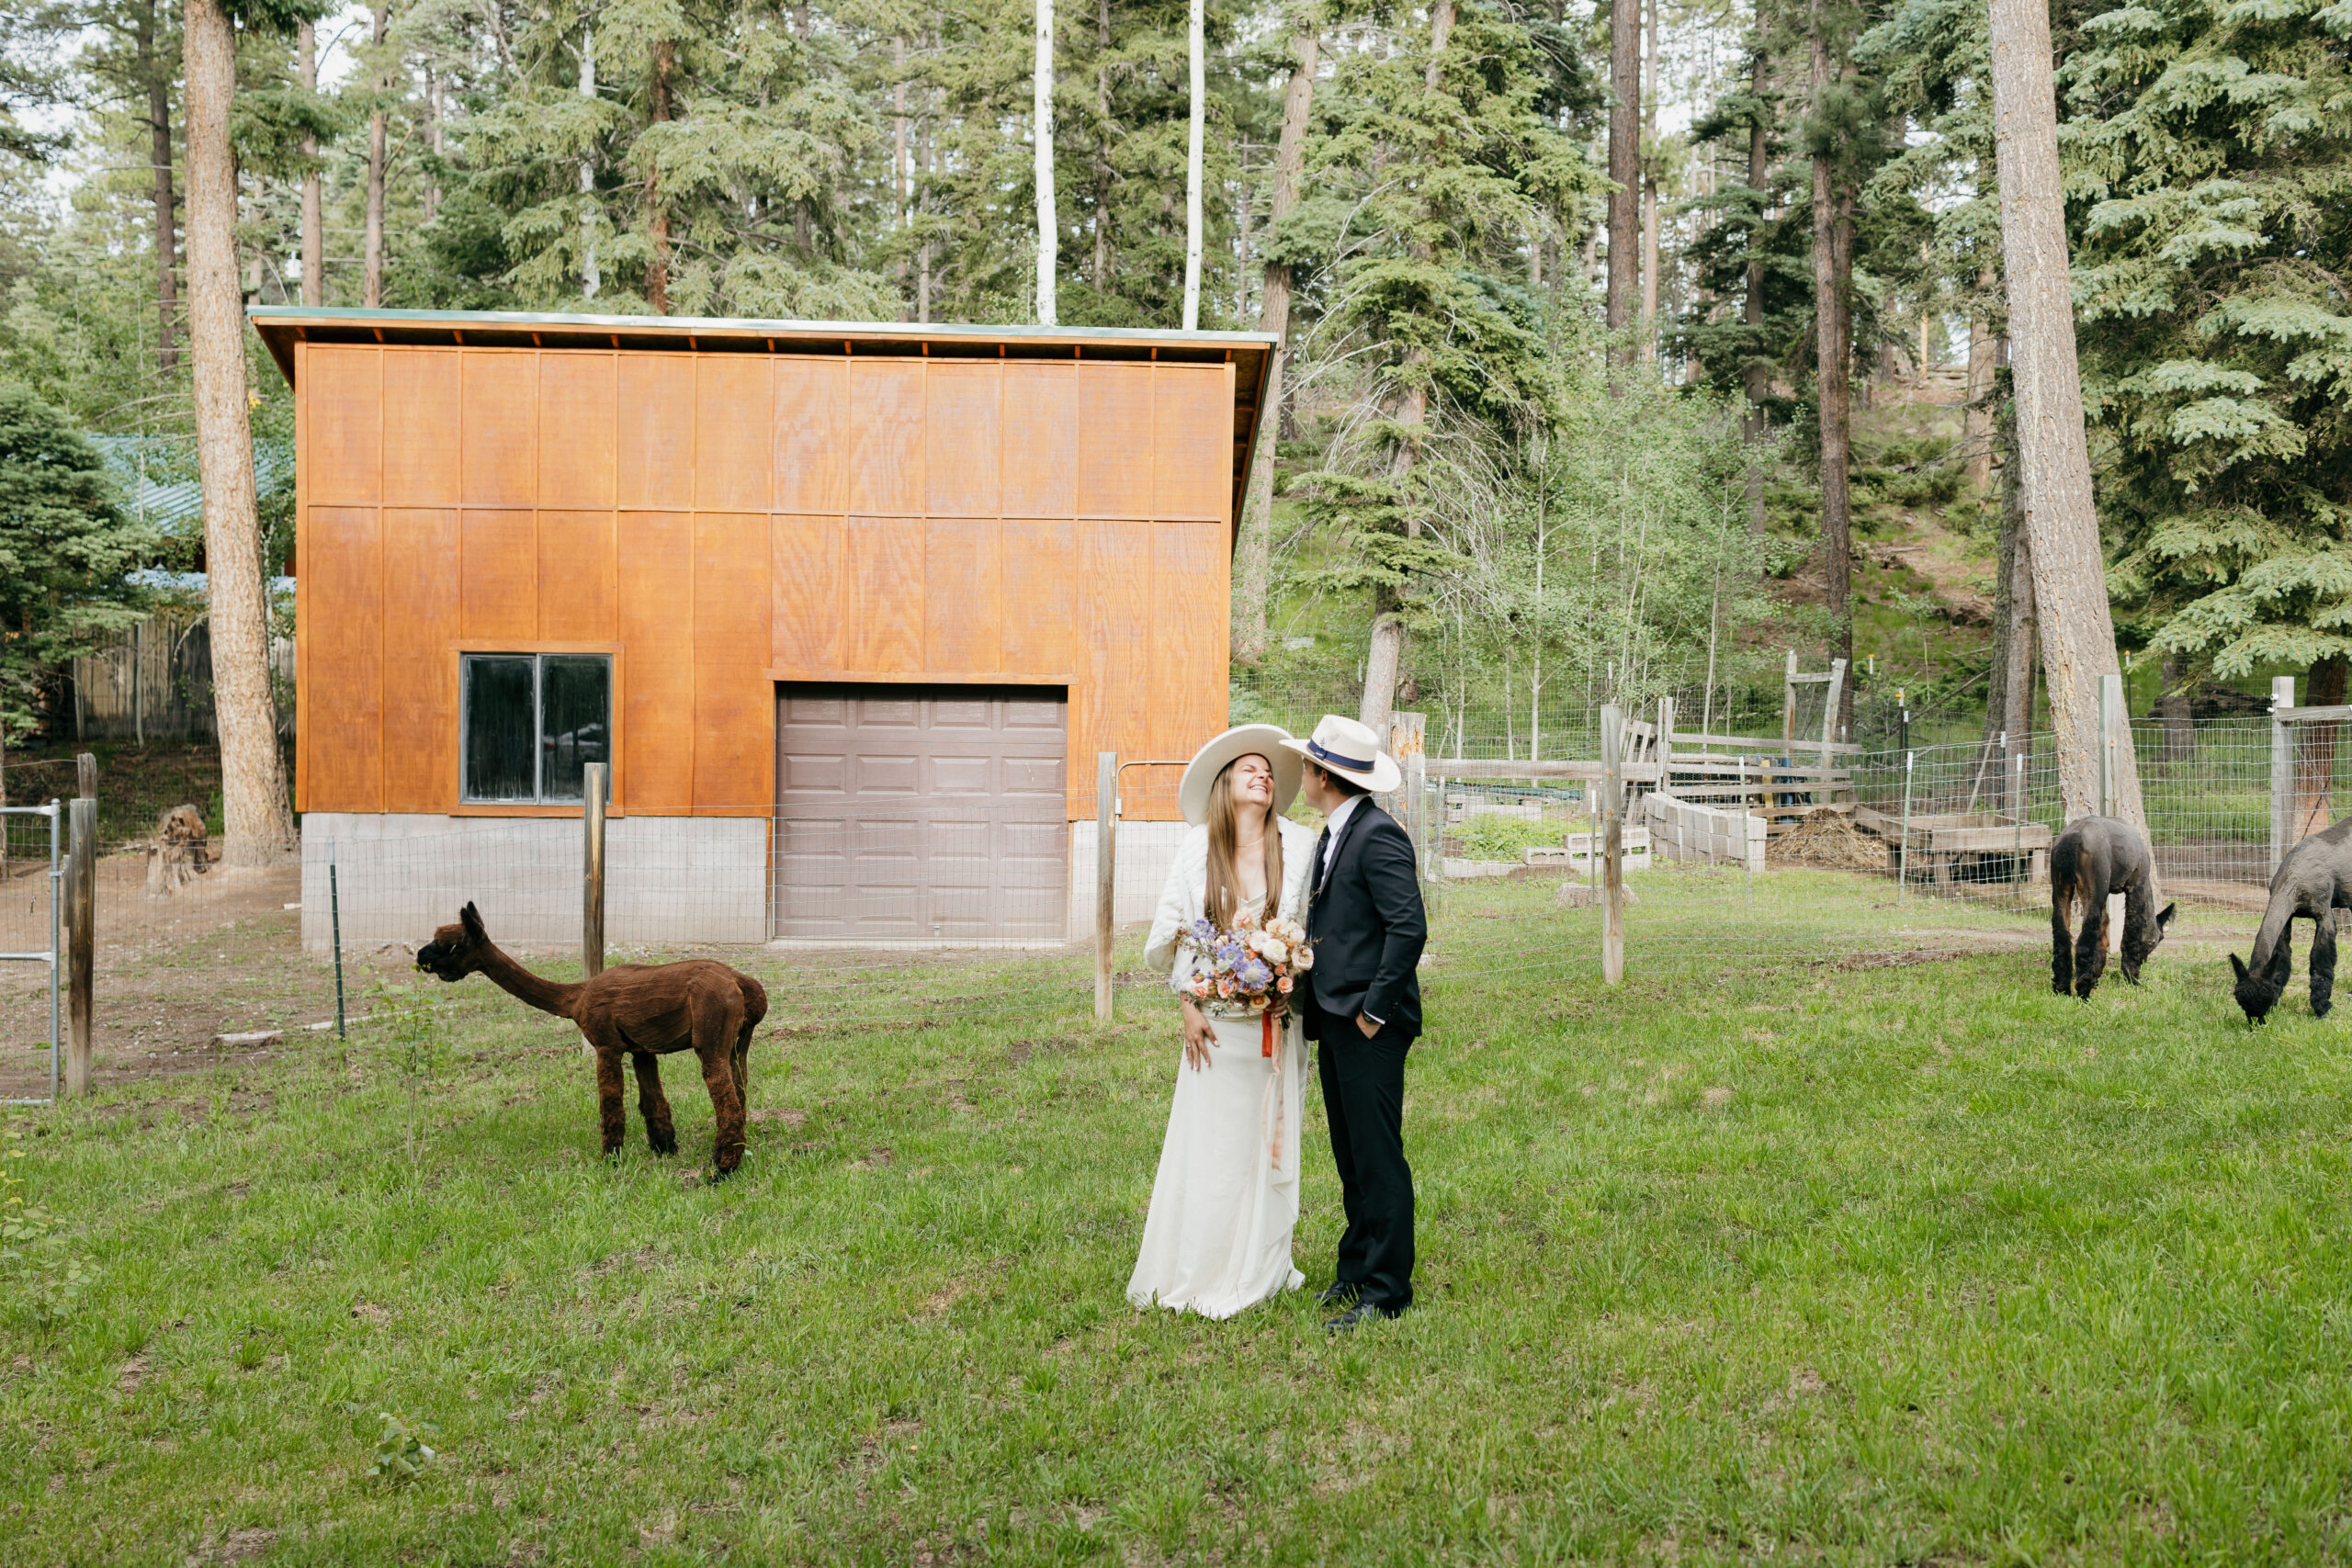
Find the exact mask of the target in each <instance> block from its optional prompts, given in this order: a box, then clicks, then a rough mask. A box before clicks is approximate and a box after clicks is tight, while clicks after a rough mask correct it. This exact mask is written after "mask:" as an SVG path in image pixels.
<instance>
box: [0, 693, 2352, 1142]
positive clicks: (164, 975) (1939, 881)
mask: <svg viewBox="0 0 2352 1568" xmlns="http://www.w3.org/2000/svg"><path fill="white" fill-rule="evenodd" d="M2339 728H2342V726H2341V724H2340V723H2338V722H2336V721H2322V722H2318V723H2300V722H2297V723H2288V724H2274V723H2273V722H2272V721H2270V720H2267V719H2263V718H2255V719H2232V720H2219V721H2211V722H2206V723H2200V724H2197V725H2194V726H2184V725H2181V724H2178V723H2169V724H2168V723H2165V722H2160V721H2155V720H2149V721H2143V722H2141V723H2137V724H2134V725H2133V726H2131V743H2132V746H2133V750H2134V754H2135V756H2136V759H2137V761H2138V765H2139V776H2140V781H2141V787H2142V792H2143V800H2144V802H2145V806H2146V810H2147V818H2148V827H2149V833H2150V838H2151V840H2152V843H2153V845H2154V852H2155V855H2156V862H2157V866H2158V870H2159V874H2160V875H2161V876H2162V878H2163V880H2164V882H2165V893H2166V896H2167V897H2172V898H2175V899H2177V900H2178V901H2179V902H2180V904H2181V906H2182V908H2183V917H2184V920H2185V921H2186V922H2187V924H2188V925H2191V926H2194V925H2197V924H2200V923H2201V924H2203V925H2205V926H2206V927H2208V928H2209V929H2211V930H2212V931H2217V932H2218V931H2236V930H2238V929H2241V928H2242V927H2244V926H2245V923H2246V922H2247V921H2249V920H2250V919H2252V917H2253V914H2254V912H2255V911H2256V910H2258V909H2259V908H2260V906H2261V904H2262V902H2263V900H2264V897H2265V895H2266V889H2267V883H2268V880H2269V876H2270V873H2271V869H2272V866H2273V864H2274V863H2275V857H2276V855H2277V853H2278V852H2279V850H2280V849H2281V848H2282V847H2284V846H2287V845H2291V843H2293V842H2294V841H2296V840H2298V839H2300V838H2301V837H2302V836H2303V835H2305V834H2307V833H2309V832H2311V831H2313V830H2315V829H2318V828H2320V827H2324V826H2325V825H2326V824H2327V823H2328V822H2330V821H2332V820H2334V818H2335V811H2336V809H2337V807H2338V805H2339V803H2341V804H2346V805H2352V744H2346V743H2345V742H2344V740H2343V739H2342V738H2341V737H2340V736H2339V735H2338V733H2337V731H2338V729H2339ZM1432 761H1434V762H1438V763H1441V764H1442V759H1433V760H1432ZM1830 761H1831V766H1830V767H1829V768H1828V769H1827V770H1826V771H1825V770H1824V769H1823V768H1822V767H1821V757H1820V754H1819V750H1818V746H1817V743H1816V744H1815V746H1813V747H1805V746H1799V747H1797V748H1794V749H1791V750H1773V751H1764V752H1750V753H1747V754H1739V753H1737V752H1736V750H1725V749H1720V748H1718V749H1713V750H1709V749H1703V748H1701V747H1699V746H1697V745H1695V744H1693V745H1684V744H1681V743H1680V741H1678V742H1677V743H1676V746H1675V749H1674V750H1673V753H1672V759H1671V761H1669V763H1668V767H1667V769H1666V776H1665V778H1664V779H1663V780H1662V781H1657V782H1653V781H1650V780H1646V779H1645V780H1640V781H1637V782H1636V783H1634V784H1633V785H1631V786H1630V788H1629V791H1628V799H1627V803H1626V815H1625V832H1624V846H1625V862H1624V864H1625V873H1624V886H1625V888H1626V895H1627V897H1626V907H1625V910H1624V927H1623V931H1624V942H1625V950H1626V953H1627V961H1628V965H1629V968H1631V969H1634V970H1639V969H1640V968H1641V967H1642V966H1644V965H1645V964H1723V963H1727V962H1768V963H1769V962H1802V963H1820V962H1826V963H1846V962H1852V961H1869V962H1877V961H1883V960H1889V959H1902V958H1905V957H1916V956H1919V955H1924V954H1935V953H1973V952H1983V951H1994V950H2000V949H2004V948H2018V949H2023V948H2029V947H2033V946H2038V945H2039V944H2040V943H2041V942H2046V940H2047V937H2046V934H2045V932H2046V924H2045V921H2046V917H2047V910H2048V908H2049V897H2050V890H2049V852H2050V846H2051V844H2052V842H2053V841H2054V840H2055V838H2056V836H2057V834H2058V833H2059V832H2061V831H2062V830H2063V829H2064V821H2065V811H2064V802H2063V797H2062V794H2061V791H2060V788H2059V781H2058V770H2057V758H2056V752H2055V749H2054V747H2053V745H2052V739H2051V738H2050V737H2049V736H2047V735H2035V736H2030V737H2025V738H2020V739H2018V740H2017V742H2016V743H2015V744H2014V745H2011V744H2009V743H2007V739H2006V738H1996V739H1995V740H1994V742H1992V743H1991V744H1964V745H1944V746H1935V747H1921V748H1915V749H1912V750H1908V751H1898V750H1866V751H1860V752H1850V751H1849V752H1841V753H1839V754H1838V755H1836V756H1833V757H1832V758H1831V759H1830ZM1181 767H1182V764H1181V762H1177V761H1170V760H1165V759H1128V760H1127V761H1126V765H1125V766H1123V767H1122V768H1121V769H1120V771H1119V773H1118V774H1117V787H1116V807H1117V819H1116V827H1115V829H1114V838H1113V840H1112V845H1113V853H1114V863H1113V867H1112V876H1111V903H1112V908H1113V916H1114V930H1115V932H1116V937H1115V947H1114V964H1113V973H1114V988H1115V989H1116V990H1117V991H1119V992H1121V993H1123V994H1125V995H1126V996H1128V997H1129V998H1136V999H1148V998H1153V997H1156V996H1159V995H1164V991H1165V987H1166V983H1167V982H1166V976H1161V975H1158V974H1155V973H1153V972H1151V971H1150V970H1149V969H1148V967H1147V966H1146V965H1145V964H1144V963H1143V958H1142V948H1143V942H1144V935H1145V928H1146V924H1147V922H1148V919H1149V918H1150V915H1151V912H1152V910H1153V908H1154V907H1155V906H1156V905H1157V903H1158V900H1159V894H1160V889H1161V885H1162V883H1163V881H1164V879H1165V878H1166V876H1167V874H1168V871H1169V867H1170V864H1171V863H1173V861H1174V858H1175V855H1176V852H1177V848H1178V846H1179V845H1180V843H1181V842H1182V838H1183V836H1184V833H1185V831H1186V829H1185V828H1184V825H1183V824H1182V821H1181V820H1178V819H1177V813H1176V810H1175V799H1174V790H1175V785H1176V781H1177V778H1178V776H1179V773H1180V772H1181ZM53 771H55V770H53V769H52V772H53ZM1490 771H1491V770H1490ZM11 775H12V777H11V781H10V782H11V789H12V793H13V794H14V795H16V796H17V797H18V798H19V800H20V801H21V798H22V797H23V796H24V795H27V794H28V793H31V792H32V789H33V788H34V787H37V784H40V783H48V782H49V781H48V780H47V778H46V777H45V776H44V777H42V778H41V779H40V780H38V781H37V780H36V779H35V777H34V776H33V775H32V774H31V773H19V772H18V771H17V770H16V769H13V768H12V769H11ZM57 782H59V783H63V784H66V788H67V789H68V790H70V788H71V784H70V782H68V781H67V780H63V779H61V780H59V781H57ZM104 788H105V783H104V781H103V780H102V781H101V790H102V792H103V789H104ZM42 793H44V794H46V793H48V792H47V791H43V792H42ZM58 793H65V792H64V791H59V792H58ZM1600 804H1601V803H1600V789H1599V786H1598V784H1596V783H1594V782H1592V781H1589V780H1583V779H1577V778H1559V777H1547V778H1538V779H1526V780H1518V781H1511V780H1503V781H1496V780H1492V779H1482V780H1480V781H1478V782H1475V783H1469V782H1464V781H1462V780H1459V779H1450V778H1447V777H1445V776H1443V775H1442V773H1441V774H1439V775H1437V776H1432V777H1429V778H1427V779H1426V781H1425V782H1424V784H1422V786H1421V793H1420V794H1419V795H1418V796H1411V797H1408V796H1399V797H1397V798H1396V799H1395V800H1394V801H1393V802H1392V805H1393V807H1394V808H1395V809H1396V810H1397V813H1398V815H1399V816H1400V817H1402V818H1406V819H1407V820H1408V822H1409V823H1410V824H1411V825H1412V827H1413V829H1414V830H1415V831H1416V832H1417V833H1418V834H1419V837H1420V840H1421V852H1422V863H1423V868H1424V873H1425V885H1426V887H1427V890H1428V897H1429V900H1430V919H1431V932H1432V937H1431V942H1430V952H1429V954H1428V957H1427V961H1426V969H1425V973H1424V980H1425V983H1426V984H1427V985H1428V986H1429V987H1430V988H1431V989H1432V990H1434V991H1442V988H1443V987H1447V986H1450V985H1455V984H1463V983H1469V982H1474V981H1476V980H1478V979H1479V978H1481V977H1486V976H1499V975H1506V974H1508V975H1512V976H1521V977H1532V978H1536V979H1541V978H1543V977H1544V976H1559V977H1562V978H1579V979H1581V978H1584V977H1589V976H1594V975H1596V974H1597V973H1598V972H1599V969H1600V945H1601V913H1600V899H1601V881H1602V876H1601V861H1600V853H1599V844H1600V828H1601V815H1600ZM1297 815H1299V816H1301V818H1303V819H1307V820H1309V821H1310V825H1312V823H1311V813H1306V812H1304V811H1300V812H1298V813H1297ZM0 822H5V823H6V840H5V847H6V854H5V859H0V950H19V951H21V950H29V949H32V948H37V947H40V946H43V945H45V943H46V923H47V920H48V908H49V906H48V881H49V878H48V870H49V860H48V855H49V849H48V837H47V835H48V831H49V829H48V825H47V822H46V820H45V819H43V818H22V817H12V818H0ZM203 828H204V824H203V822H202V821H201V819H200V818H198V819H197V820H196V821H195V822H194V823H193V825H192V826H191V825H189V824H187V823H182V824H181V825H180V830H178V831H177V833H176V836H175V829H174V827H173V824H172V823H171V822H170V820H168V818H167V819H166V820H164V821H163V822H159V823H158V824H157V825H156V828H155V830H154V831H153V832H151V833H148V834H145V835H143V836H125V835H119V834H118V835H117V836H116V837H115V838H114V840H112V841H110V842H107V843H104V844H102V845H101V852H100V854H99V855H98V856H97V858H96V868H95V871H96V874H95V877H94V881H95V885H96V921H95V925H96V952H95V954H94V968H95V974H96V1010H95V1021H94V1034H95V1040H96V1061H97V1064H98V1075H97V1076H98V1077H99V1080H100V1081H101V1082H104V1081H105V1080H106V1079H107V1078H108V1077H120V1076H126V1075H134V1076H135V1075H138V1074H141V1073H151V1072H168V1071H171V1070H174V1069H175V1068H180V1067H188V1066H204V1065H209V1064H211V1063H214V1062H218V1061H220V1060H222V1059H224V1057H226V1056H230V1055H241V1054H243V1055H266V1054H267V1053H269V1052H271V1051H275V1050H281V1049H291V1048H295V1047H297V1046H299V1045H300V1043H301V1042H302V1040H303V1039H304V1038H306V1037H316V1036H317V1035H319V1034H322V1033H323V1032H326V1031H327V1030H329V1029H331V1028H332V1027H333V1023H334V1019H335V1016H336V1005H337V982H338V978H340V980H341V982H342V990H343V998H344V1001H345V1010H346V1012H347V1013H348V1015H349V1017H350V1018H351V1020H352V1021H354V1022H355V1023H356V1024H357V1025H358V1026H359V1027H361V1028H362V1029H365V1028H366V1027H368V1025H369V1024H370V1023H371V1022H372V1021H381V1020H385V1019H389V1018H392V1017H396V1016H404V1015H411V1014H413V1013H414V1012H416V1011H417V1010H443V1009H449V1008H455V1007H462V1006H465V1005H469V1004H470V1001H472V1000H479V999H481V998H483V997H486V996H488V994H489V993H488V987H487V983H486V982H485V983H476V984H471V985H469V986H461V987H447V986H443V985H442V984H440V983H439V982H437V981H433V980H429V979H426V978H424V977H423V976H418V975H417V974H416V973H415V972H414V969H413V953H414V950H415V949H416V948H417V947H418V946H420V945H422V944H423V943H424V942H426V941H428V940H429V939H430V938H431V937H432V935H433V933H434V931H435V929H436V928H438V927H441V926H444V925H447V924H449V923H451V922H454V921H455V920H456V919H458V910H459V908H462V907H463V906H464V905H465V904H467V903H469V902H470V903H473V904H474V905H475V906H476V907H477V908H478V909H479V910H480V911H481V916H482V919H483V920H484V921H485V923H486V925H487V927H488V929H489V931H490V933H491V935H492V938H493V940H496V941H498V942H501V943H502V944H503V945H505V946H507V947H509V948H510V949H511V950H512V951H513V952H514V953H516V955H517V956H519V957H521V958H523V959H524V961H525V962H526V963H527V964H530V965H531V966H532V967H533V968H534V969H535V970H536V971H537V972H540V973H543V974H544V975H546V976H548V977H549V978H554V979H559V980H569V979H574V978H577V977H579V976H580V975H581V974H582V959H581V943H582V931H583V909H584V888H583V873H584V869H585V864H586V857H585V854H584V851H583V839H582V833H583V829H582V821H581V818H579V817H578V816H577V815H568V816H567V815H553V816H534V817H497V816H486V817H479V818H450V817H406V818H402V817H392V816H385V817H375V818H368V817H354V816H341V817H328V816H323V815H320V816H313V817H312V818H309V819H307V820H306V821H305V823H304V825H303V833H302V844H301V853H300V858H299V860H298V861H296V862H293V863H287V864H283V865H277V866H271V867H266V868H262V869H240V868H234V867H229V866H224V865H221V864H220V863H217V861H216V859H215V858H214V851H215V849H216V848H217V845H216V844H215V843H214V842H212V841H211V840H209V839H208V838H207V837H206V836H205V835H204V833H203ZM1099 837H1100V833H1099V829H1098V827H1097V824H1096V822H1095V821H1094V820H1091V819H1080V820H1071V819H1069V807H1068V806H1067V804H1066V795H1065V794H1064V793H1063V791H1062V790H1061V789H1060V788H1059V787H1058V786H1057V787H1056V788H1054V789H1051V790H1046V791H1044V792H1042V793H1041V795H1040V796H1039V798H1038V799H1036V800H1034V801H1026V802H1021V801H1004V800H998V801H995V802H993V803H991V804H989V805H987V806H986V807H960V806H956V805H954V804H953V803H949V804H945V805H942V806H940V807H938V808H937V809H934V810H929V811H916V810H874V811H866V812H863V813H859V814H855V815H854V816H853V815H845V814H842V813H839V812H836V813H834V814H833V815H831V817H821V816H818V815H815V814H812V813H800V814H797V815H796V814H795V813H794V812H792V811H790V810H781V811H780V810H779V809H778V807H776V806H775V804H774V803H772V802H757V803H744V804H742V805H741V806H740V807H731V808H704V809H701V810H699V811H698V812H697V814H696V815H694V816H691V817H667V816H664V817H655V816H650V815H631V814H627V813H616V815H615V816H614V817H613V818H611V819H610V821H609V822H608V824H607V829H606V841H605V891H604V897H605V903H604V924H605V932H606V944H607V945H606V951H607V955H608V961H609V962H611V963H616V964H617V963H626V962H631V961H637V960H662V959H668V958H673V957H676V956H680V955H683V954H688V953H716V954H718V955H721V956H723V957H725V958H726V960H727V961H728V962H729V963H732V964H736V965H737V966H738V967H741V968H742V969H744V970H746V971H747V972H749V973H751V974H752V975H754V976H757V977H759V978H760V979H762V981H763V983H764V984H766V985H767V986H768V987H769V993H770V998H771V1009H770V1014H769V1016H770V1018H771V1020H772V1021H773V1027H775V1028H780V1029H785V1030H813V1029H831V1028H857V1027H894V1028H905V1027H920V1026H923V1025H926V1024H941V1023H946V1022H950V1021H954V1020H956V1019H957V1018H965V1017H972V1016H977V1015H979V1014H983V1013H988V1012H993V1011H998V1010H1002V1009H1004V1008H1005V1007H1008V1006H1012V1005H1016V1004H1017V1005H1022V1006H1024V1007H1025V1006H1032V1005H1035V1004H1036V1003H1037V1002H1039V1001H1040V1000H1041V999H1042V1000H1044V1001H1046V1002H1047V1003H1049V1004H1056V1005H1066V1006H1067V1007H1068V1008H1069V1010H1072V1011H1073V1012H1080V1013H1082V1012H1083V1011H1084V1010H1086V1009H1087V1008H1088V1007H1089V1005H1090V1003H1091V991H1092V979H1093V967H1094V965H1093V955H1092V939H1093V933H1094V931H1095V929H1096V915H1097V897H1098V889H1099V887H1100V885H1101V879H1100V874H1099V872H1100V863H1099V860H1098V853H1099V851H1100V848H1101V845H1100V844H1099V842H1098V840H1099ZM2182 929H2183V926H2181V925H2178V924H2177V925H2176V928H2175V931H2176V934H2177V933H2178V932H2179V931H2181V930H2182ZM338 959H339V961H340V966H341V973H340V976H338V973H337V963H338ZM549 1027H550V1028H551V1029H557V1030H562V1029H566V1028H568V1026H565V1025H562V1024H560V1023H559V1022H558V1021H552V1020H551V1021H550V1022H549ZM47 1040H48V1018H47V992H46V976H45V975H43V974H41V973H40V970H39V966H38V965H21V966H0V1096H5V1095H8V1094H16V1093H23V1092H26V1091H28V1090H30V1089H38V1088H39V1087H40V1083H41V1082H42V1081H44V1080H45V1077H46V1060H47V1058H46V1055H45V1053H46V1049H47Z"/></svg>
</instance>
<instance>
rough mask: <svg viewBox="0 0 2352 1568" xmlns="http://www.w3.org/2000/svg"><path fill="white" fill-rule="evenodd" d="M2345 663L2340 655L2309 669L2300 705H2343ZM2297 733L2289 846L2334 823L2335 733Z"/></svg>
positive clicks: (2330, 729) (2331, 729) (2327, 729)
mask: <svg viewBox="0 0 2352 1568" xmlns="http://www.w3.org/2000/svg"><path fill="white" fill-rule="evenodd" d="M2345 673H2346V666H2345V660H2344V656H2343V655H2342V654H2337V655H2335V657H2333V658H2330V659H2323V660H2320V661H2319V662H2318V663H2316V664H2314V665H2312V673H2311V680H2310V682H2309V683H2308V684H2306V685H2305V686H2304V688H2303V701H2304V703H2305V704H2307V705H2310V706H2312V707H2334V706H2336V705H2339V704H2341V703H2342V702H2343V701H2344V677H2345ZM2299 728H2301V732H2302V733H2301V737H2300V742H2301V743H2300V745H2299V746H2298V747H2297V753H2298V754H2297V756H2296V758H2295V816H2294V830H2293V831H2292V832H2291V833H2290V835H2289V836H2288V840H2287V841H2288V842H2289V843H2290V844H2297V843H2301V841H2302V840H2305V839H2308V838H2310V837H2311V836H2312V834H2313V833H2316V832H2318V831H2319V830H2320V829H2322V828H2324V827H2326V826H2328V825H2329V824H2330V823H2331V822H2333V821H2335V816H2334V815H2333V810H2334V807H2335V732H2336V730H2337V728H2339V727H2338V726H2336V725H2334V724H2307V725H2302V726H2300V727H2299Z"/></svg>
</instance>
